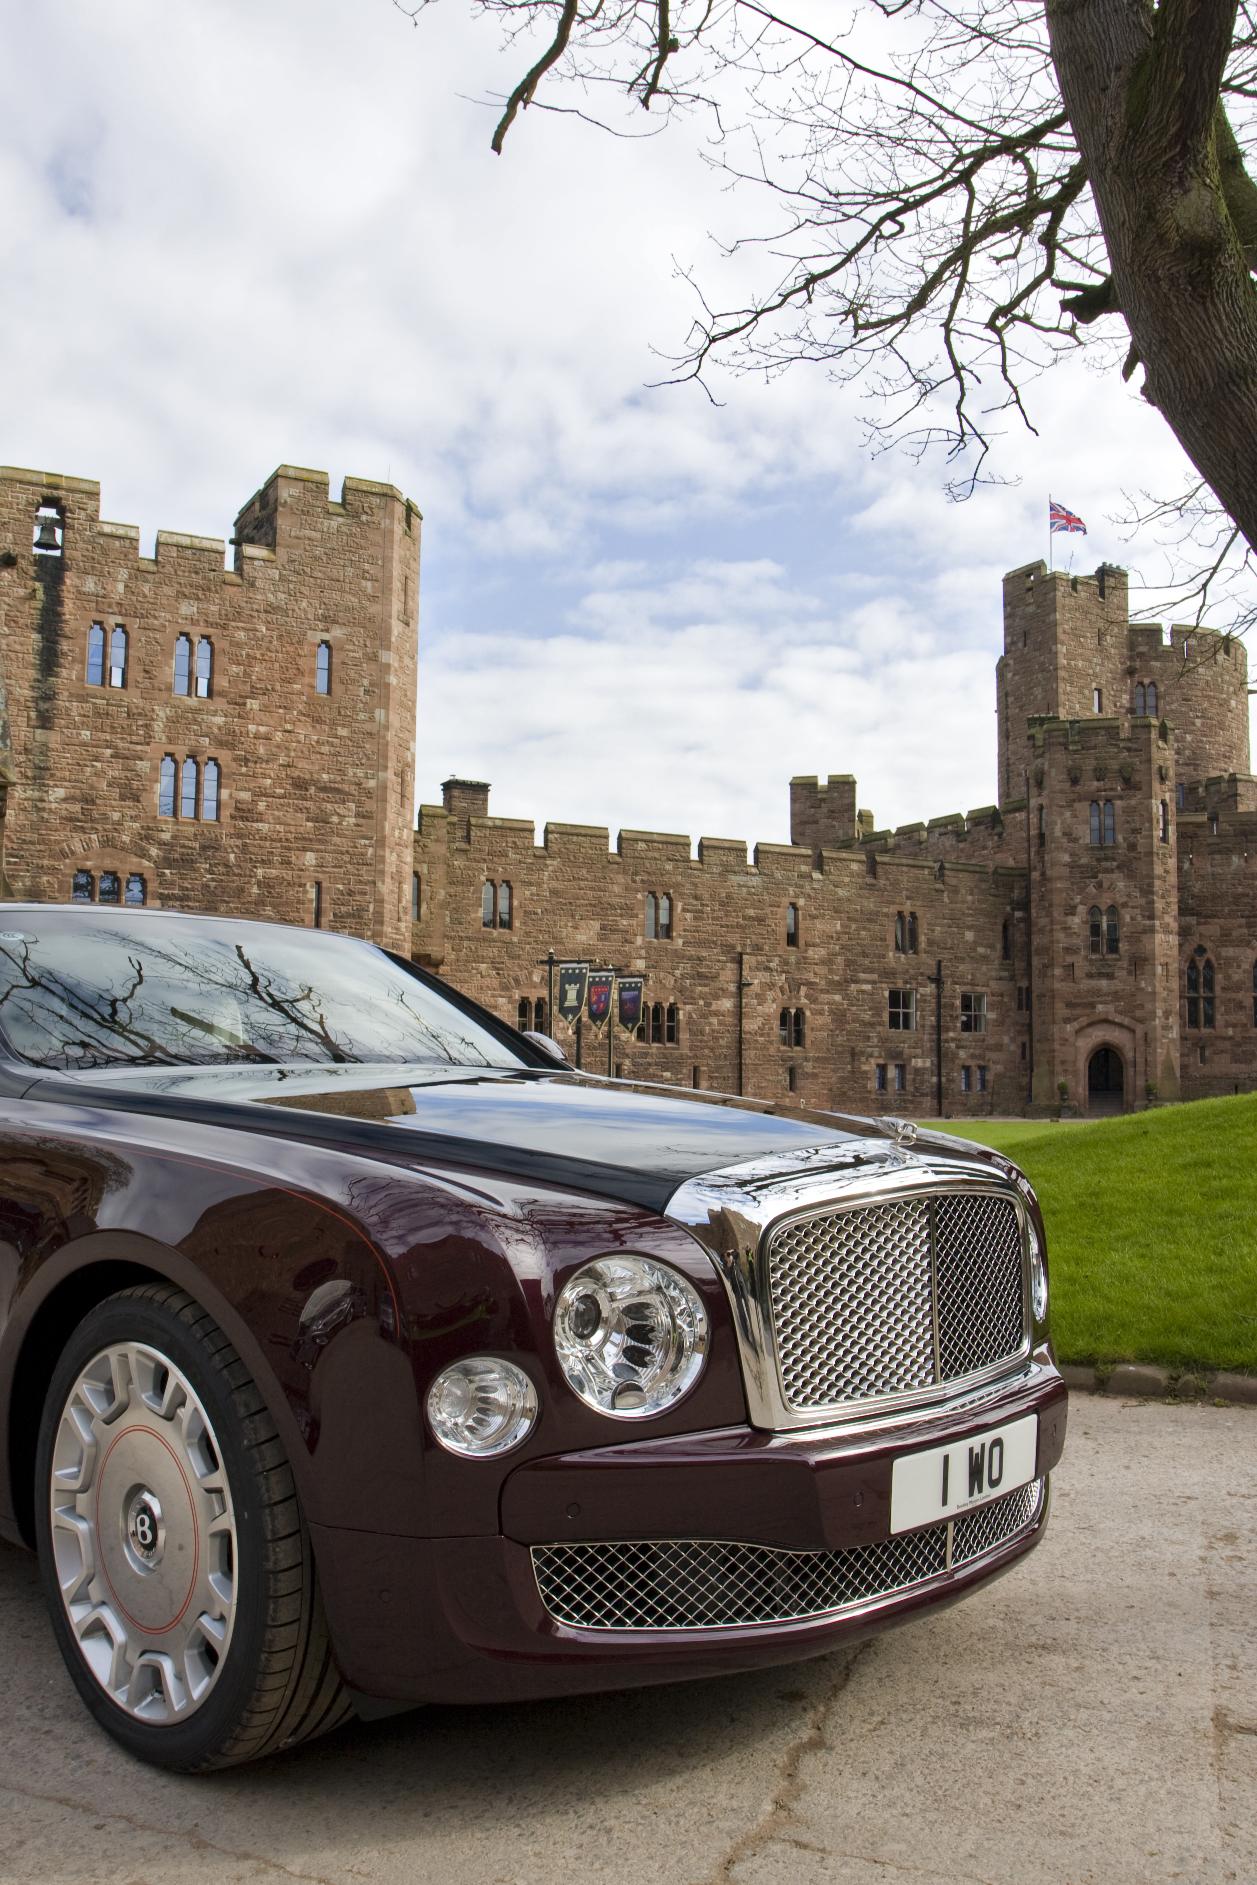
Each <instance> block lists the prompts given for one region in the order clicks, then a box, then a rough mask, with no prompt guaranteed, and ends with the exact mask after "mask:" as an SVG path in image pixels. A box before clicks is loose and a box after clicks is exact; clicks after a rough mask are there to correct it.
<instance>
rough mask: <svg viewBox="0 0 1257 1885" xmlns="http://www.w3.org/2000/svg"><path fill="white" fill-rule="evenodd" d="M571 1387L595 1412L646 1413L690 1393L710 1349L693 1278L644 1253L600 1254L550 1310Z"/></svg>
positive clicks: (637, 1417)
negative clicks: (617, 1255) (612, 1255)
mask: <svg viewBox="0 0 1257 1885" xmlns="http://www.w3.org/2000/svg"><path fill="white" fill-rule="evenodd" d="M554 1346H555V1349H556V1351H557V1353H558V1357H559V1363H560V1366H561V1367H562V1369H563V1373H564V1374H565V1375H566V1377H567V1380H568V1382H569V1384H570V1386H571V1387H572V1388H573V1389H574V1390H575V1391H576V1393H577V1394H579V1395H580V1397H581V1399H582V1401H587V1402H588V1403H589V1405H590V1407H596V1408H597V1409H598V1412H599V1413H600V1414H616V1415H619V1416H620V1417H621V1418H623V1419H625V1420H644V1419H646V1418H647V1417H648V1416H649V1415H651V1414H659V1413H662V1412H663V1410H664V1408H665V1407H671V1406H672V1404H673V1403H674V1402H675V1401H679V1400H680V1398H681V1396H682V1395H683V1394H687V1393H688V1392H689V1390H690V1389H691V1388H692V1387H693V1385H694V1383H695V1382H696V1381H697V1380H698V1377H699V1375H700V1374H701V1373H702V1368H703V1362H704V1360H705V1359H706V1355H707V1312H706V1310H705V1309H704V1308H703V1304H702V1299H701V1298H700V1296H699V1294H698V1291H697V1290H696V1289H695V1288H694V1286H693V1284H691V1283H688V1282H687V1281H686V1279H685V1278H684V1277H683V1276H681V1275H679V1274H678V1272H677V1271H676V1270H670V1269H669V1268H668V1267H667V1265H666V1264H663V1263H653V1262H652V1261H651V1260H650V1258H649V1257H600V1258H599V1259H598V1260H597V1262H596V1263H587V1264H586V1265H585V1267H584V1269H582V1270H578V1271H577V1272H576V1275H575V1276H574V1277H572V1279H571V1281H570V1282H569V1283H567V1284H566V1285H565V1287H564V1289H563V1291H562V1293H561V1294H560V1296H559V1300H558V1302H557V1303H556V1305H555V1310H554Z"/></svg>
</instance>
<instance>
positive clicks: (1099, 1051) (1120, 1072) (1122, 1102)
mask: <svg viewBox="0 0 1257 1885" xmlns="http://www.w3.org/2000/svg"><path fill="white" fill-rule="evenodd" d="M1125 1110H1126V1064H1125V1062H1124V1061H1123V1059H1122V1056H1121V1055H1120V1054H1119V1053H1118V1051H1117V1049H1116V1048H1115V1047H1111V1046H1109V1045H1108V1044H1107V1043H1105V1045H1103V1046H1102V1047H1097V1048H1096V1050H1095V1052H1094V1053H1093V1054H1092V1055H1091V1056H1090V1057H1089V1059H1088V1061H1087V1111H1088V1112H1089V1113H1123V1112H1125Z"/></svg>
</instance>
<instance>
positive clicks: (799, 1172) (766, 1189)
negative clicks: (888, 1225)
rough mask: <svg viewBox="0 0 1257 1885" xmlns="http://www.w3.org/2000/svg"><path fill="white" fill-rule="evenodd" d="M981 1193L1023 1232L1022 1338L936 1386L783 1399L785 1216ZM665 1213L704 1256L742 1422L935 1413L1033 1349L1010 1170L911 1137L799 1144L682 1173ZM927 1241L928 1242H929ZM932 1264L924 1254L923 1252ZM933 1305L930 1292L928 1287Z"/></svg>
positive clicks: (1026, 1256)
mask: <svg viewBox="0 0 1257 1885" xmlns="http://www.w3.org/2000/svg"><path fill="white" fill-rule="evenodd" d="M955 1192H969V1193H973V1192H982V1193H987V1194H990V1195H993V1196H996V1197H999V1198H1002V1199H1003V1200H1005V1201H1006V1202H1007V1203H1009V1204H1011V1205H1012V1207H1013V1210H1014V1212H1015V1214H1016V1218H1017V1224H1018V1229H1019V1232H1020V1238H1021V1290H1022V1330H1023V1334H1022V1342H1021V1346H1020V1348H1019V1349H1018V1350H1017V1352H1016V1353H1015V1354H1013V1355H1009V1356H1005V1357H1003V1358H1002V1359H1001V1360H1000V1361H998V1362H996V1363H994V1364H992V1365H991V1366H989V1367H986V1368H981V1369H978V1370H975V1371H974V1372H973V1373H972V1374H970V1375H966V1376H963V1377H957V1378H955V1379H953V1380H948V1381H946V1382H941V1381H938V1382H933V1383H931V1384H930V1386H928V1387H926V1388H920V1389H915V1390H912V1391H909V1392H906V1393H901V1394H891V1395H882V1396H879V1397H877V1398H876V1399H869V1400H860V1401H835V1402H832V1403H830V1404H828V1405H826V1406H823V1407H809V1408H805V1409H795V1408H792V1407H790V1406H788V1405H787V1403H786V1398H785V1390H784V1387H783V1384H782V1375H781V1365H780V1358H779V1355H778V1351H777V1343H776V1338H775V1334H774V1329H773V1317H772V1306H771V1299H770V1284H769V1266H768V1243H769V1238H770V1236H771V1235H772V1234H773V1233H775V1232H776V1231H777V1230H779V1229H780V1228H781V1227H782V1225H783V1224H787V1223H794V1222H797V1221H799V1220H801V1219H806V1218H809V1217H819V1216H827V1215H829V1214H830V1213H832V1212H835V1211H846V1210H860V1209H867V1208H868V1207H869V1206H870V1205H873V1206H875V1205H878V1204H888V1203H892V1202H893V1203H899V1202H907V1201H909V1200H913V1199H920V1198H924V1199H927V1200H928V1199H936V1198H938V1197H939V1196H941V1195H947V1194H949V1193H955ZM666 1215H667V1216H669V1217H670V1218H673V1219H674V1220H675V1221H676V1222H677V1223H679V1224H682V1225H684V1226H685V1228H686V1229H687V1230H689V1231H690V1232H691V1234H692V1235H693V1236H694V1237H696V1238H697V1239H698V1241H699V1242H700V1243H701V1244H702V1245H703V1247H704V1248H705V1249H706V1251H707V1252H708V1255H709V1256H710V1257H711V1258H712V1259H713V1261H714V1263H715V1266H716V1269H717V1272H718V1273H719V1276H720V1279H721V1282H722V1283H723V1284H724V1288H725V1294H726V1296H727V1297H728V1301H729V1308H730V1311H731V1314H732V1316H733V1323H734V1328H735V1330H736V1333H737V1340H738V1347H739V1351H740V1356H741V1362H742V1376H743V1381H744V1384H745V1387H746V1398H747V1408H748V1411H749V1414H750V1418H751V1425H752V1426H754V1427H759V1428H762V1429H764V1430H765V1431H767V1432H770V1433H795V1432H802V1431H804V1430H806V1429H807V1428H822V1429H825V1430H831V1429H832V1428H833V1427H834V1426H835V1425H837V1424H846V1423H853V1424H859V1425H863V1424H866V1423H867V1422H869V1421H884V1420H886V1419H887V1417H893V1416H895V1415H896V1414H898V1413H901V1412H904V1411H909V1410H917V1409H926V1408H928V1409H931V1410H934V1409H937V1408H938V1407H939V1406H942V1405H947V1404H949V1403H951V1402H952V1401H953V1400H955V1399H961V1400H963V1399H964V1398H965V1396H966V1395H967V1394H968V1393H969V1392H970V1391H971V1390H973V1389H975V1388H980V1387H982V1386H984V1385H986V1384H987V1383H994V1382H1002V1381H1003V1380H1005V1379H1006V1378H1008V1377H1011V1376H1013V1375H1016V1374H1017V1373H1019V1372H1021V1371H1022V1370H1024V1368H1025V1365H1026V1362H1027V1360H1028V1358H1029V1356H1030V1353H1031V1349H1032V1345H1033V1325H1032V1316H1031V1306H1030V1249H1029V1231H1028V1225H1029V1218H1028V1213H1027V1210H1026V1205H1025V1201H1024V1199H1023V1198H1022V1196H1021V1193H1020V1190H1019V1189H1018V1187H1017V1186H1016V1185H1015V1184H1014V1182H1013V1181H1012V1179H1011V1178H1008V1177H1005V1176H1004V1175H1003V1174H1002V1173H1001V1172H999V1171H998V1170H993V1169H992V1167H991V1166H990V1165H989V1164H988V1163H987V1162H985V1161H984V1160H980V1159H967V1158H965V1157H964V1156H963V1155H962V1156H961V1157H959V1158H951V1157H949V1158H948V1159H947V1160H946V1162H945V1163H944V1162H943V1161H942V1160H938V1161H934V1160H932V1159H931V1158H930V1156H929V1150H928V1147H927V1146H924V1145H922V1144H921V1142H920V1140H918V1141H917V1145H916V1147H915V1148H914V1149H913V1150H911V1151H908V1150H906V1149H905V1148H904V1147H903V1146H902V1145H901V1144H898V1143H893V1142H890V1141H887V1140H866V1139H861V1140H856V1141H854V1142H853V1143H846V1144H843V1143H840V1144H838V1145H834V1146H818V1147H815V1148H808V1149H805V1150H804V1151H802V1152H794V1153H776V1154H770V1155H769V1156H768V1157H767V1158H764V1159H757V1160H753V1161H751V1162H749V1163H748V1164H745V1165H740V1166H730V1167H729V1168H728V1169H727V1170H725V1171H720V1172H711V1173H708V1174H707V1175H706V1176H704V1177H702V1178H697V1179H691V1180H690V1181H689V1182H688V1183H687V1184H684V1185H682V1186H681V1187H680V1188H679V1190H677V1191H676V1192H674V1194H673V1196H672V1197H671V1198H670V1199H669V1201H668V1206H667V1212H666ZM932 1248H933V1240H932V1238H931V1249H932ZM931 1261H933V1257H931ZM935 1301H937V1297H936V1295H935Z"/></svg>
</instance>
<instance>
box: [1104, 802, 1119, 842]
mask: <svg viewBox="0 0 1257 1885" xmlns="http://www.w3.org/2000/svg"><path fill="white" fill-rule="evenodd" d="M1104 842H1105V843H1106V844H1116V843H1117V816H1116V814H1115V812H1114V810H1113V801H1112V799H1105V801H1104Z"/></svg>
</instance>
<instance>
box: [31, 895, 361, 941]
mask: <svg viewBox="0 0 1257 1885" xmlns="http://www.w3.org/2000/svg"><path fill="white" fill-rule="evenodd" d="M40 910H51V911H53V912H55V914H56V915H58V916H80V917H84V916H104V917H106V918H112V917H115V916H125V917H128V918H131V917H136V916H139V917H143V918H144V919H145V921H148V922H152V921H155V920H165V919H166V918H168V917H169V918H173V920H174V921H176V922H186V923H239V924H241V925H247V926H248V928H250V929H299V930H301V931H302V933H303V934H313V933H317V934H319V935H323V936H339V937H340V938H341V940H342V941H344V942H369V941H370V939H369V938H368V937H364V936H354V935H352V934H351V933H350V931H348V930H338V929H327V930H322V929H321V930H319V931H317V932H315V931H314V927H313V925H312V924H310V923H281V922H280V921H279V920H278V919H277V918H276V917H273V916H230V915H226V914H224V913H223V912H222V911H221V910H173V909H170V908H169V907H167V906H165V905H161V904H159V905H157V906H154V905H152V904H143V903H30V902H27V903H14V902H11V901H10V902H0V915H3V914H4V913H5V912H17V911H22V912H27V911H29V912H30V913H31V914H35V913H36V912H37V911H40ZM370 946H371V947H372V948H375V947H376V946H377V945H376V944H374V943H371V944H370Z"/></svg>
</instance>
